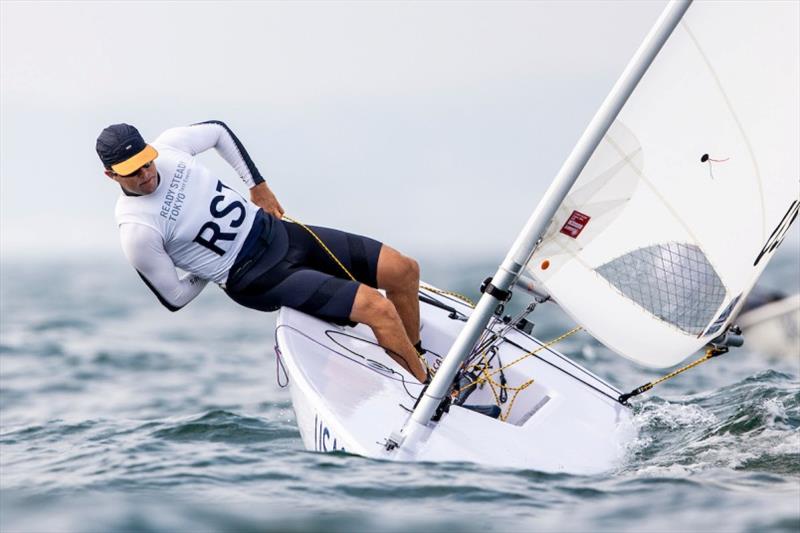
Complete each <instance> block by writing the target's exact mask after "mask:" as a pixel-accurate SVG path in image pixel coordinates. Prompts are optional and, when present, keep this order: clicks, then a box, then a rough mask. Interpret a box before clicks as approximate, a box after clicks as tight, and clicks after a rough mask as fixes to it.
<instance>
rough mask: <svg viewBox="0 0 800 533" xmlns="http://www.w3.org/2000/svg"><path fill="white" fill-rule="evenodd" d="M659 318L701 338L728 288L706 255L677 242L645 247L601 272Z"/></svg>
mask: <svg viewBox="0 0 800 533" xmlns="http://www.w3.org/2000/svg"><path fill="white" fill-rule="evenodd" d="M597 273H598V274H600V275H601V276H603V277H604V278H605V279H607V280H608V282H609V283H611V284H612V285H613V286H614V287H616V288H617V290H619V291H620V292H621V293H622V294H623V295H625V296H626V297H627V298H630V299H631V300H632V301H633V302H636V303H637V304H639V305H640V306H642V307H643V308H644V309H646V310H647V311H648V312H650V313H651V314H653V315H654V316H655V317H657V318H660V319H661V320H664V321H665V322H667V323H669V324H672V325H673V326H675V327H676V328H678V329H680V330H682V331H685V332H686V333H689V334H691V335H699V334H700V333H702V332H703V330H704V329H705V328H706V326H707V325H708V323H709V322H710V321H711V319H712V318H714V315H715V314H716V312H717V309H719V306H720V305H722V302H723V300H724V298H725V287H724V285H722V280H720V279H719V276H718V275H717V273H716V272H715V271H714V267H713V266H711V263H709V262H708V259H706V256H705V255H704V254H703V252H702V250H700V248H698V247H697V246H694V245H692V244H683V243H678V242H671V243H667V244H658V245H655V246H648V247H647V248H639V249H638V250H634V251H632V252H630V253H627V254H625V255H623V256H620V257H617V258H616V259H614V260H612V261H609V262H608V263H606V264H605V265H601V266H600V267H598V268H597Z"/></svg>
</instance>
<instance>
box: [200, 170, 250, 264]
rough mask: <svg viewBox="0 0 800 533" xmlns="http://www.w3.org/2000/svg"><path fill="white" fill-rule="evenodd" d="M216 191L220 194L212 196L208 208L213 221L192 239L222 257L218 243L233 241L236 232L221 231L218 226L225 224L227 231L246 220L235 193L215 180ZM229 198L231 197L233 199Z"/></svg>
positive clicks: (223, 252)
mask: <svg viewBox="0 0 800 533" xmlns="http://www.w3.org/2000/svg"><path fill="white" fill-rule="evenodd" d="M216 191H217V192H218V193H220V194H218V195H216V196H214V197H213V198H212V199H211V204H209V206H208V209H209V212H210V213H211V216H213V217H214V220H209V221H207V222H206V223H205V224H203V226H202V227H201V228H200V231H199V232H198V233H197V236H196V237H195V238H194V242H196V243H198V244H200V245H201V246H205V247H206V248H208V249H209V250H211V251H212V252H214V253H215V254H217V255H224V254H225V250H224V249H223V248H221V247H220V246H219V245H218V244H217V243H218V242H219V241H233V240H235V239H236V235H237V232H236V231H223V229H222V226H221V225H220V224H225V225H226V226H227V227H228V228H229V229H235V228H238V227H240V226H241V225H242V222H244V221H245V219H246V218H247V211H246V210H245V208H244V203H243V202H241V201H239V200H241V197H240V196H239V195H238V194H237V193H236V191H234V190H233V189H231V188H230V187H228V186H227V185H225V184H224V183H222V182H221V181H219V180H217V186H216ZM229 196H233V197H234V199H231V198H230V197H229ZM235 198H238V199H235Z"/></svg>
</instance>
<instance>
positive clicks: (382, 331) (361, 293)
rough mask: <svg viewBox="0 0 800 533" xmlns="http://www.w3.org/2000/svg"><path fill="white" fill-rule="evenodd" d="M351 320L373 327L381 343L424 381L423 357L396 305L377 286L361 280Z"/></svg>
mask: <svg viewBox="0 0 800 533" xmlns="http://www.w3.org/2000/svg"><path fill="white" fill-rule="evenodd" d="M350 320H352V321H354V322H362V323H364V324H366V325H368V326H369V327H370V328H372V332H373V333H374V334H375V338H376V339H378V343H379V344H380V345H381V346H383V347H384V348H386V349H387V350H388V351H389V356H390V357H391V358H392V359H394V360H395V361H396V362H397V363H398V364H399V365H400V366H402V367H403V368H405V369H406V370H408V371H409V372H411V373H412V374H413V375H414V377H415V378H417V379H418V380H419V382H420V383H422V382H423V381H425V378H426V377H427V373H426V371H425V368H424V367H423V366H422V361H420V358H419V355H418V354H417V350H416V349H415V348H414V346H413V344H412V343H411V341H410V340H409V338H408V335H407V334H406V331H405V329H404V328H403V322H402V321H401V320H400V315H399V314H398V312H397V309H396V308H395V305H394V304H393V303H392V302H391V301H390V300H388V299H386V298H384V297H383V295H382V294H381V293H379V292H378V291H377V290H375V289H373V288H371V287H368V286H366V285H364V284H361V285H360V286H359V288H358V292H356V297H355V300H354V301H353V308H352V310H351V311H350ZM417 321H419V315H417ZM417 323H419V322H417ZM417 332H419V327H417ZM417 335H419V333H417Z"/></svg>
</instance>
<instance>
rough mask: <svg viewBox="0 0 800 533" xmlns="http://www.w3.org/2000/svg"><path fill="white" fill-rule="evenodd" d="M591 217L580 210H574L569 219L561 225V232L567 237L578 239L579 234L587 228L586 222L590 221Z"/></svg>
mask: <svg viewBox="0 0 800 533" xmlns="http://www.w3.org/2000/svg"><path fill="white" fill-rule="evenodd" d="M590 218H592V217H590V216H589V215H584V214H583V213H581V212H580V211H573V212H572V214H571V215H570V216H569V219H568V220H567V221H566V222H565V223H564V225H563V226H562V227H561V233H563V234H564V235H566V236H567V237H572V238H573V239H577V238H578V235H580V234H581V232H582V231H583V228H585V227H586V224H588V223H589V219H590Z"/></svg>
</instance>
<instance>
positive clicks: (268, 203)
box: [250, 182, 283, 219]
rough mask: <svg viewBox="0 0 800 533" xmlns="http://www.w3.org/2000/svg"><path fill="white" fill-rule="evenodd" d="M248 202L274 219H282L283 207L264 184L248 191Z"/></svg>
mask: <svg viewBox="0 0 800 533" xmlns="http://www.w3.org/2000/svg"><path fill="white" fill-rule="evenodd" d="M250 201H251V202H253V203H254V204H256V205H257V206H258V207H260V208H261V209H263V210H264V211H266V212H267V213H269V214H270V215H272V216H274V217H275V218H278V219H280V218H283V207H281V203H280V202H279V201H278V199H277V198H275V195H274V194H273V193H272V191H271V190H270V189H269V187H267V184H266V183H265V182H261V183H259V184H258V185H256V186H255V187H253V188H252V189H250Z"/></svg>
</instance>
